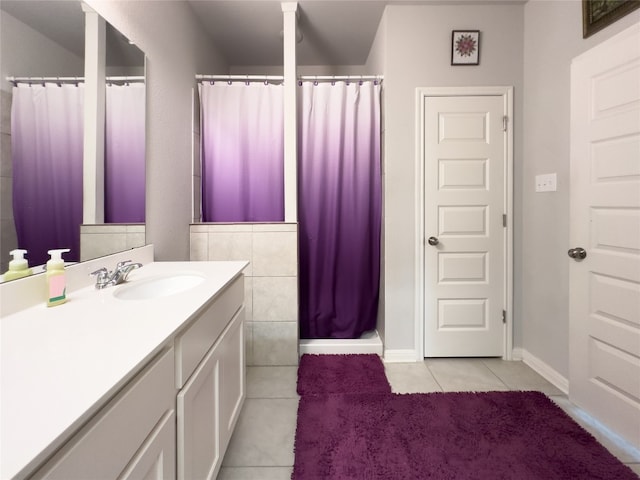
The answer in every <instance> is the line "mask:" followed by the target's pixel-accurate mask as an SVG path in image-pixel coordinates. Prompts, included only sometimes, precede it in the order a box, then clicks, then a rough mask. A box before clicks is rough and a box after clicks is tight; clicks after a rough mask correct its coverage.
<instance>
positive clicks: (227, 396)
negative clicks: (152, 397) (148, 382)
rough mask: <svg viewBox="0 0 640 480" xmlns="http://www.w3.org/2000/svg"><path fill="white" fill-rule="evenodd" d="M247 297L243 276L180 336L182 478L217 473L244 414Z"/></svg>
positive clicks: (179, 379)
mask: <svg viewBox="0 0 640 480" xmlns="http://www.w3.org/2000/svg"><path fill="white" fill-rule="evenodd" d="M243 297H244V286H243V280H242V277H241V278H239V279H237V280H236V281H235V282H234V283H233V284H231V285H230V286H229V287H228V288H227V289H226V290H225V291H224V292H223V293H222V295H221V296H219V297H218V298H217V300H216V301H215V303H213V304H212V305H211V306H210V307H209V308H208V309H207V310H206V311H205V312H203V314H202V315H201V316H200V317H199V318H198V319H197V320H196V321H195V322H194V324H193V325H192V326H191V327H190V328H189V329H188V330H186V331H185V333H184V334H183V335H182V336H180V337H179V338H177V339H176V372H179V373H178V375H177V376H176V379H177V387H178V388H180V391H179V393H178V396H177V416H178V428H177V451H178V457H177V461H178V469H177V474H178V480H191V479H196V478H197V479H215V478H216V476H217V474H218V471H219V470H220V465H221V462H222V458H223V456H224V453H225V451H226V449H227V446H228V444H229V440H230V439H231V433H232V432H233V428H234V426H235V423H236V421H237V418H238V415H239V414H240V409H241V408H242V404H243V402H244V398H245V360H244V308H243V307H242V301H243ZM222 320H224V322H222ZM221 328H223V331H222V332H221V333H218V331H219V330H220V329H221ZM207 347H208V348H207ZM205 348H207V350H205ZM196 362H197V364H196ZM194 364H195V366H194Z"/></svg>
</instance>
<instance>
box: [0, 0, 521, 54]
mask: <svg viewBox="0 0 640 480" xmlns="http://www.w3.org/2000/svg"><path fill="white" fill-rule="evenodd" d="M129 1H131V0H129ZM160 1H161V0H152V1H150V4H151V5H152V6H151V7H150V8H153V3H155V2H158V4H160ZM163 1H167V0H163ZM174 1H184V2H186V3H187V4H188V5H189V6H190V7H191V9H192V10H193V12H194V13H195V15H196V17H197V18H198V19H199V20H200V22H201V23H202V25H203V27H204V28H205V30H206V31H207V32H208V33H209V35H210V36H211V39H212V43H213V44H214V45H215V46H216V47H217V48H218V49H219V50H220V52H221V53H222V55H223V56H224V57H225V58H226V59H227V62H228V63H229V65H231V66H245V65H256V66H260V65H282V58H283V48H282V33H281V32H282V24H283V20H282V18H283V17H282V10H281V2H280V0H174ZM524 1H526V0H492V1H486V0H466V1H460V0H423V1H405V0H299V1H298V12H299V16H298V27H299V30H300V32H301V33H302V36H303V39H302V41H301V42H300V43H299V44H298V51H297V57H298V63H299V64H300V65H362V64H364V63H365V62H366V60H367V56H368V53H369V49H370V48H371V44H372V42H373V40H374V37H375V34H376V32H377V29H378V25H379V23H380V19H381V18H382V13H383V11H384V8H385V6H386V5H387V4H390V3H393V4H443V3H445V4H453V3H455V4H481V3H521V2H524ZM0 8H1V9H2V10H5V11H7V12H8V13H9V14H10V15H12V16H14V17H15V18H17V19H18V20H20V21H22V22H23V23H26V24H28V25H30V26H32V27H33V28H34V29H36V30H38V31H40V32H41V33H43V34H44V35H46V36H47V37H49V38H51V39H53V40H54V41H56V42H57V43H59V44H61V45H63V46H64V47H66V48H67V49H69V50H71V51H73V52H75V53H77V54H78V55H83V52H84V33H83V30H84V16H83V15H84V14H83V13H82V9H81V7H80V2H79V0H0ZM108 35H109V38H110V40H109V45H114V46H113V47H109V48H108V50H107V56H108V58H107V62H108V63H110V62H112V63H110V64H113V65H126V64H127V63H122V62H124V61H125V60H123V59H122V58H120V56H123V55H124V56H126V53H127V48H126V45H127V42H126V39H124V37H123V36H121V35H118V34H117V32H116V31H115V29H110V31H109V32H108ZM116 45H117V46H116ZM109 57H111V60H110V58H109ZM116 57H117V58H116ZM113 62H120V63H113Z"/></svg>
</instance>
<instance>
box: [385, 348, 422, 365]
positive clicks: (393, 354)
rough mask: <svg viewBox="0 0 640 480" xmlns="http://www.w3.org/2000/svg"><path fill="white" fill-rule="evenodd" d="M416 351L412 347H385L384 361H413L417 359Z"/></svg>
mask: <svg viewBox="0 0 640 480" xmlns="http://www.w3.org/2000/svg"><path fill="white" fill-rule="evenodd" d="M417 355H418V354H417V352H416V351H415V350H414V349H398V350H393V349H385V351H384V357H383V359H384V362H385V363H415V362H417V361H418V356H417Z"/></svg>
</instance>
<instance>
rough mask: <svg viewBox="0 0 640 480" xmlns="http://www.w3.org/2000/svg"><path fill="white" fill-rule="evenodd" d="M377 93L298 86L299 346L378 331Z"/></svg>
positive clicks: (369, 87) (367, 88)
mask: <svg viewBox="0 0 640 480" xmlns="http://www.w3.org/2000/svg"><path fill="white" fill-rule="evenodd" d="M380 88H381V87H380V85H379V84H378V83H377V82H352V83H345V82H333V83H319V84H314V83H313V82H303V83H302V85H301V92H300V115H299V122H300V123H299V127H300V130H299V155H298V163H299V166H298V198H299V202H298V209H299V219H300V232H299V235H300V337H301V338H358V337H360V335H361V334H362V333H364V332H366V331H368V330H373V329H374V328H375V326H376V318H377V313H378V296H379V282H380V228H381V203H382V199H381V172H380Z"/></svg>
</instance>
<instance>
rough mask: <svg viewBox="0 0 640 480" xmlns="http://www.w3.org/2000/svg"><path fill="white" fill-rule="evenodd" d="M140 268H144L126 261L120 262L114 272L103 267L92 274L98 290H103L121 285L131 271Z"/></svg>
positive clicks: (139, 264)
mask: <svg viewBox="0 0 640 480" xmlns="http://www.w3.org/2000/svg"><path fill="white" fill-rule="evenodd" d="M140 267H142V264H141V263H131V260H125V261H124V262H118V264H117V265H116V268H115V269H114V270H113V271H112V272H109V270H107V269H106V268H105V267H102V268H100V269H98V270H96V271H95V272H91V275H94V276H95V277H96V288H97V289H102V288H106V287H108V286H109V285H120V284H121V283H124V282H126V281H127V277H128V276H129V274H130V273H131V271H132V270H135V269H136V268H140Z"/></svg>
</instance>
